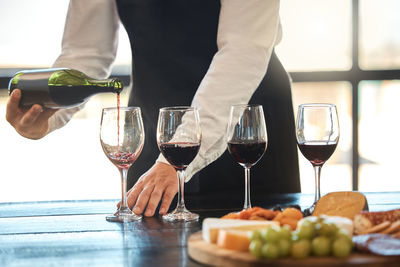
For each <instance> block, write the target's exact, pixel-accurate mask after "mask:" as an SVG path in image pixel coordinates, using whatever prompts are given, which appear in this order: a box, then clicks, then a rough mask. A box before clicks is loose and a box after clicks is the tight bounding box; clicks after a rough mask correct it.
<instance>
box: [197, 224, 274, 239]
mask: <svg viewBox="0 0 400 267" xmlns="http://www.w3.org/2000/svg"><path fill="white" fill-rule="evenodd" d="M271 225H276V226H279V222H275V221H250V220H237V219H219V218H206V219H204V221H203V226H202V235H203V240H204V241H206V242H208V243H216V242H217V237H218V231H219V230H221V229H229V230H245V231H251V230H256V229H264V228H267V227H269V226H271Z"/></svg>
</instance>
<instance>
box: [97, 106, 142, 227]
mask: <svg viewBox="0 0 400 267" xmlns="http://www.w3.org/2000/svg"><path fill="white" fill-rule="evenodd" d="M100 142H101V146H102V148H103V151H104V153H105V154H106V156H107V158H108V159H109V160H110V161H111V162H112V163H113V164H114V165H115V166H116V167H117V168H118V170H119V172H120V174H121V186H122V200H121V205H120V206H119V208H118V210H117V212H115V213H114V215H110V216H107V217H106V219H107V221H111V222H130V221H135V220H139V219H141V218H142V217H141V216H140V215H136V214H134V213H133V212H132V211H131V210H130V209H129V207H128V204H127V200H126V180H127V173H128V169H129V167H130V166H131V165H132V164H133V163H134V162H135V161H136V159H137V158H138V157H139V155H140V152H142V148H143V144H144V128H143V121H142V114H141V110H140V108H138V107H115V108H104V109H103V113H102V116H101V124H100Z"/></svg>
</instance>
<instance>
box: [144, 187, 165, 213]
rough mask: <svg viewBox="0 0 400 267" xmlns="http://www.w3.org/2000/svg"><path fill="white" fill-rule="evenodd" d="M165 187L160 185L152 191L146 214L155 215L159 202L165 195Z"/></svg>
mask: <svg viewBox="0 0 400 267" xmlns="http://www.w3.org/2000/svg"><path fill="white" fill-rule="evenodd" d="M163 191H164V188H163V187H160V186H155V187H154V189H153V192H152V193H151V196H150V199H149V202H148V203H147V208H146V212H145V213H144V215H145V216H153V215H154V211H155V210H156V208H157V206H158V203H160V200H161V197H162V195H163Z"/></svg>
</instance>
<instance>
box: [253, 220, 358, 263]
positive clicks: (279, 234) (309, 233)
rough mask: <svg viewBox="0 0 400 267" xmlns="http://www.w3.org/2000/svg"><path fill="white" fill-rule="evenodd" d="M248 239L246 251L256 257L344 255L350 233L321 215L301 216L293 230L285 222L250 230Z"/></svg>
mask: <svg viewBox="0 0 400 267" xmlns="http://www.w3.org/2000/svg"><path fill="white" fill-rule="evenodd" d="M250 240H251V242H250V247H249V250H250V253H251V254H253V255H254V256H255V257H257V258H260V259H261V258H264V259H277V258H285V257H292V258H294V259H304V258H307V257H309V256H311V255H313V256H318V257H324V256H331V255H332V256H334V257H337V258H344V257H347V256H348V255H349V254H350V253H351V251H352V249H353V242H352V239H351V236H350V235H349V234H348V233H347V232H346V231H344V230H341V229H339V228H338V227H337V226H336V224H334V223H329V222H326V221H325V219H324V218H318V219H317V220H307V219H305V220H303V222H302V223H301V224H300V225H299V227H298V228H297V229H296V231H293V232H292V231H291V230H290V227H288V226H287V225H284V226H282V227H279V226H272V227H269V228H267V229H263V230H261V231H260V230H254V231H252V232H251V234H250Z"/></svg>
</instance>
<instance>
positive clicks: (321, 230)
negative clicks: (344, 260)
mask: <svg viewBox="0 0 400 267" xmlns="http://www.w3.org/2000/svg"><path fill="white" fill-rule="evenodd" d="M317 229H318V230H317V231H318V235H324V236H330V237H333V236H335V235H336V233H337V232H338V230H339V228H338V227H337V226H336V224H334V223H325V222H323V223H319V225H318V226H317Z"/></svg>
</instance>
